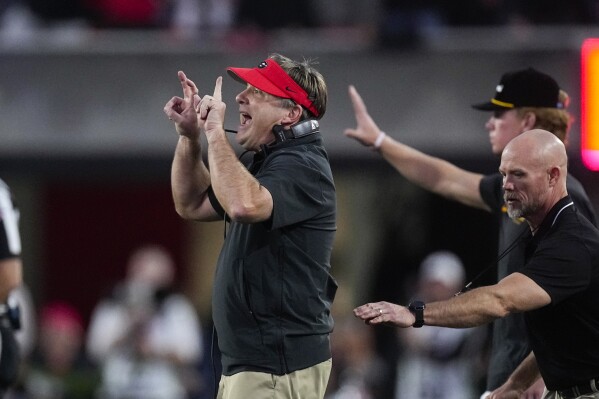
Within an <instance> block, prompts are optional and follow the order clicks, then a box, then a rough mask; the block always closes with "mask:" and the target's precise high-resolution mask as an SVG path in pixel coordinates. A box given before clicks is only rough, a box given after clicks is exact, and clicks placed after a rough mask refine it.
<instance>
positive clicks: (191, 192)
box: [171, 136, 210, 218]
mask: <svg viewBox="0 0 599 399" xmlns="http://www.w3.org/2000/svg"><path fill="white" fill-rule="evenodd" d="M171 187H172V193H173V200H174V203H175V209H176V210H177V213H179V214H180V215H181V216H182V217H186V218H192V217H193V215H194V211H196V210H197V209H198V208H199V207H200V205H201V203H202V200H203V198H204V196H205V195H206V191H207V190H208V188H209V187H210V173H209V172H208V169H207V168H206V165H204V162H203V160H202V149H201V146H200V143H199V141H195V140H190V139H189V138H187V137H185V136H179V141H178V143H177V147H176V149H175V155H174V158H173V164H172V168H171Z"/></svg>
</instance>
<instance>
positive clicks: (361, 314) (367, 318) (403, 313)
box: [354, 302, 415, 327]
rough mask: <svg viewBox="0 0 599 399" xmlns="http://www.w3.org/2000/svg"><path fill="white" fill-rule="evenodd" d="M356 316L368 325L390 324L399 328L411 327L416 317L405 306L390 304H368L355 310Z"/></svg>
mask: <svg viewBox="0 0 599 399" xmlns="http://www.w3.org/2000/svg"><path fill="white" fill-rule="evenodd" d="M354 316H356V317H357V318H359V319H362V320H364V322H366V324H372V325H375V324H389V325H394V326H397V327H411V326H412V324H414V321H415V318H414V315H413V314H412V313H411V312H410V311H409V310H408V308H406V307H405V306H400V305H396V304H394V303H389V302H376V303H367V304H365V305H362V306H359V307H357V308H355V309H354Z"/></svg>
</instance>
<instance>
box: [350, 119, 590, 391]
mask: <svg viewBox="0 0 599 399" xmlns="http://www.w3.org/2000/svg"><path fill="white" fill-rule="evenodd" d="M499 170H500V172H501V175H502V176H503V188H504V192H505V193H504V200H505V203H506V205H507V213H508V215H509V216H510V217H511V218H512V219H518V218H523V219H524V220H526V222H527V224H528V226H529V229H530V234H529V237H528V239H527V241H528V243H527V245H526V248H525V256H526V263H525V265H524V267H523V268H522V269H521V270H520V271H518V272H514V273H512V274H510V275H508V276H507V277H505V278H503V279H502V280H501V281H499V282H498V283H497V284H495V285H491V286H486V287H480V288H476V289H473V290H472V291H468V292H466V293H464V294H461V295H459V296H456V297H454V298H452V299H450V300H447V301H440V302H432V303H429V304H424V303H422V302H420V301H414V302H413V303H411V304H410V305H409V306H408V307H403V306H399V305H396V304H392V303H388V302H378V303H369V304H366V305H363V306H360V307H358V308H356V309H355V310H354V313H355V315H356V316H357V317H359V318H360V319H362V320H365V321H366V322H367V323H369V324H373V325H376V324H392V325H395V326H398V327H410V326H414V327H420V326H422V325H423V324H426V325H435V326H443V327H453V328H465V327H473V326H477V325H481V324H485V323H488V322H490V321H493V320H495V319H498V318H502V317H505V316H507V315H509V314H513V313H519V312H525V313H524V314H525V320H526V327H527V331H528V335H529V337H530V343H531V347H532V352H531V353H530V355H528V356H527V357H526V359H524V361H523V362H522V363H521V364H520V365H519V366H518V368H517V369H516V370H515V371H514V372H513V373H512V375H511V376H510V377H509V378H508V380H507V382H506V383H505V384H504V385H502V386H501V387H499V388H498V389H496V390H495V391H493V392H492V393H491V394H490V395H489V398H490V399H498V398H516V397H520V395H522V394H523V392H524V391H525V390H526V389H527V388H528V387H529V386H530V385H531V384H533V383H534V382H535V381H536V380H537V379H538V377H539V375H540V376H542V377H543V380H544V382H545V385H546V387H547V388H546V392H545V393H544V395H543V398H544V399H562V398H568V399H571V398H579V397H580V398H582V397H584V398H599V385H598V384H599V347H597V342H599V230H598V229H597V228H596V227H595V226H593V225H592V224H591V223H590V222H589V221H588V220H587V219H586V218H585V217H584V216H582V215H581V214H580V213H578V211H577V209H576V207H575V206H574V203H573V201H572V199H571V198H570V196H569V195H568V191H567V188H566V176H567V154H566V150H565V147H564V145H563V143H562V142H561V141H560V140H559V139H557V138H556V137H555V136H554V135H553V134H552V133H550V132H547V131H545V130H540V129H535V130H531V131H528V132H525V133H523V134H521V135H519V136H518V137H516V138H514V139H513V140H512V141H511V142H510V143H509V144H508V145H507V146H506V148H505V150H504V151H503V154H502V157H501V166H500V168H499ZM431 383H434V382H431ZM583 395H584V396H583Z"/></svg>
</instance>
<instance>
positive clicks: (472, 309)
mask: <svg viewBox="0 0 599 399" xmlns="http://www.w3.org/2000/svg"><path fill="white" fill-rule="evenodd" d="M508 313H509V311H508V310H507V308H506V307H505V306H504V305H503V304H502V301H501V300H500V299H499V298H498V297H497V295H495V294H494V292H493V290H492V286H489V287H481V288H476V289H474V290H472V291H468V292H466V293H464V294H461V295H459V296H457V297H453V298H451V299H449V300H446V301H440V302H431V303H427V304H426V308H425V309H424V324H426V325H431V326H442V327H453V328H468V327H475V326H480V325H483V324H486V323H489V322H491V321H493V320H495V319H498V318H500V317H504V316H506V315H507V314H508Z"/></svg>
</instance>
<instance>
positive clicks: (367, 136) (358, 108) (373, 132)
mask: <svg viewBox="0 0 599 399" xmlns="http://www.w3.org/2000/svg"><path fill="white" fill-rule="evenodd" d="M349 98H350V100H351V102H352V104H353V107H354V115H355V117H356V122H357V126H356V128H355V129H349V128H348V129H345V132H344V134H345V135H346V136H347V137H351V138H354V139H356V140H357V141H359V142H360V143H362V144H363V145H365V146H369V147H372V146H373V145H374V143H375V141H376V139H377V138H378V136H379V134H380V133H381V131H380V129H379V128H378V126H377V125H376V123H375V122H374V120H373V119H372V117H371V116H370V114H368V110H367V109H366V105H365V104H364V101H363V100H362V97H360V95H359V94H358V91H357V90H356V88H355V87H354V86H349Z"/></svg>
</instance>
